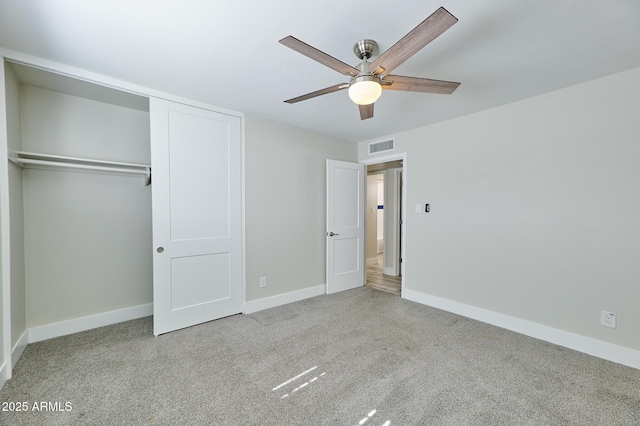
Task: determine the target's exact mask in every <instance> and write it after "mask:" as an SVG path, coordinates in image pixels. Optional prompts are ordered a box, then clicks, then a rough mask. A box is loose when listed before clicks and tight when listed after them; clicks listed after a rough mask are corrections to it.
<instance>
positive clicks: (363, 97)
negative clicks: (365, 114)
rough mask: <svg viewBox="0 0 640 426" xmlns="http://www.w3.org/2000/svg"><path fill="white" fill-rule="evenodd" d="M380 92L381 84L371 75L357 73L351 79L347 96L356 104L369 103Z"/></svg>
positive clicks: (375, 99)
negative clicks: (357, 74)
mask: <svg viewBox="0 0 640 426" xmlns="http://www.w3.org/2000/svg"><path fill="white" fill-rule="evenodd" d="M381 94H382V85H380V82H379V81H378V79H377V78H376V77H375V76H373V75H359V76H357V77H354V78H352V79H351V83H350V84H349V97H350V98H351V100H352V101H353V102H354V103H356V104H358V105H370V104H372V103H374V102H375V101H377V100H378V98H379V97H380V95H381Z"/></svg>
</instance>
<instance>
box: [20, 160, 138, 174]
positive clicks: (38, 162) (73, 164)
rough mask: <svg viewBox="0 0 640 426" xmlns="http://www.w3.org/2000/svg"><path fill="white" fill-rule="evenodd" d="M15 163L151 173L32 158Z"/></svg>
mask: <svg viewBox="0 0 640 426" xmlns="http://www.w3.org/2000/svg"><path fill="white" fill-rule="evenodd" d="M14 161H15V162H16V163H20V164H36V165H39V166H55V167H66V168H71V169H86V170H100V171H104V172H120V173H135V174H141V175H146V174H148V173H149V170H148V169H146V170H136V169H126V168H119V167H105V166H91V165H88V164H76V163H65V162H62V161H46V160H34V159H31V158H16V159H15V160H14Z"/></svg>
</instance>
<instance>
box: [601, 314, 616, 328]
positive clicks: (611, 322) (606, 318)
mask: <svg viewBox="0 0 640 426" xmlns="http://www.w3.org/2000/svg"><path fill="white" fill-rule="evenodd" d="M600 325H603V326H605V327H610V328H616V314H615V313H613V312H607V311H601V312H600Z"/></svg>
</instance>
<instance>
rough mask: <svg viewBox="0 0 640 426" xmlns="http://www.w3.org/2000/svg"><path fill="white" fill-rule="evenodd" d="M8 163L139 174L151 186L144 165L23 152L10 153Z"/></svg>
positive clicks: (149, 176)
mask: <svg viewBox="0 0 640 426" xmlns="http://www.w3.org/2000/svg"><path fill="white" fill-rule="evenodd" d="M9 161H11V162H13V163H15V164H17V165H19V166H21V167H29V166H32V167H33V166H46V167H61V168H66V169H82V170H96V171H101V172H111V173H126V174H140V175H144V176H145V186H146V185H149V184H151V166H149V165H146V164H134V163H120V162H115V161H102V160H94V159H89V158H77V157H66V156H62V155H50V154H37V153H33V152H23V151H13V152H11V153H10V154H9Z"/></svg>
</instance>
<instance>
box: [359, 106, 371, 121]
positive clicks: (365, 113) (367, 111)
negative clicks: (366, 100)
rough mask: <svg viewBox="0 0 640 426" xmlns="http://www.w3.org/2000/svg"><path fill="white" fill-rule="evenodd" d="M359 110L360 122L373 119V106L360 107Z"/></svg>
mask: <svg viewBox="0 0 640 426" xmlns="http://www.w3.org/2000/svg"><path fill="white" fill-rule="evenodd" d="M358 108H359V109H360V120H366V119H367V118H371V117H373V104H369V105H358Z"/></svg>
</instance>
